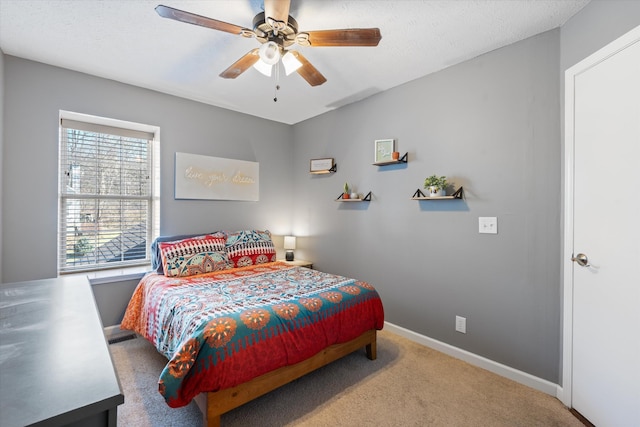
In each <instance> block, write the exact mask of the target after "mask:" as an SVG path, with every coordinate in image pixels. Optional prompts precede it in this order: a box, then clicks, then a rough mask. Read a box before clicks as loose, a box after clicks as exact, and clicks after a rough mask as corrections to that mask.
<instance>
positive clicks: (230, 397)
mask: <svg viewBox="0 0 640 427" xmlns="http://www.w3.org/2000/svg"><path fill="white" fill-rule="evenodd" d="M362 347H366V351H367V357H368V358H369V359H371V360H375V359H376V357H377V353H376V352H377V347H376V330H375V329H372V330H369V331H366V332H365V333H363V334H362V335H360V336H359V337H358V338H355V339H353V340H351V341H348V342H346V343H342V344H335V345H332V346H330V347H327V348H325V349H324V350H322V351H321V352H319V353H318V354H316V355H315V356H312V357H310V358H309V359H306V360H303V361H302V362H299V363H297V364H295V365H291V366H284V367H282V368H279V369H276V370H275V371H271V372H268V373H266V374H264V375H261V376H259V377H257V378H254V379H253V380H251V381H248V382H246V383H244V384H240V385H238V386H236V387H233V388H228V389H224V390H220V391H216V392H207V393H200V394H199V395H198V396H196V398H195V399H194V400H195V402H196V404H197V405H198V407H199V408H200V410H201V411H202V414H203V417H204V424H203V425H204V426H207V427H220V416H221V415H222V414H224V413H225V412H229V411H230V410H232V409H234V408H237V407H238V406H241V405H244V404H245V403H247V402H249V401H251V400H253V399H255V398H257V397H260V396H262V395H263V394H266V393H268V392H270V391H272V390H275V389H276V388H278V387H281V386H283V385H285V384H287V383H290V382H291V381H293V380H295V379H298V378H300V377H302V376H303V375H306V374H308V373H309V372H312V371H315V370H316V369H318V368H321V367H323V366H325V365H327V364H329V363H331V362H333V361H335V360H338V359H340V358H341V357H344V356H346V355H348V354H350V353H353V352H354V351H356V350H358V349H360V348H362Z"/></svg>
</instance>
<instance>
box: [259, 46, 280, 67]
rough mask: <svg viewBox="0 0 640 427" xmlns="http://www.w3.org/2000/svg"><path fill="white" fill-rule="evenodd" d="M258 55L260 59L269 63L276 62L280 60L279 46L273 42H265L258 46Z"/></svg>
mask: <svg viewBox="0 0 640 427" xmlns="http://www.w3.org/2000/svg"><path fill="white" fill-rule="evenodd" d="M258 55H259V56H260V59H262V60H263V61H264V62H266V63H267V64H269V65H274V64H277V63H278V61H279V60H280V46H278V45H277V44H276V43H275V42H266V43H264V44H263V45H262V46H260V50H258Z"/></svg>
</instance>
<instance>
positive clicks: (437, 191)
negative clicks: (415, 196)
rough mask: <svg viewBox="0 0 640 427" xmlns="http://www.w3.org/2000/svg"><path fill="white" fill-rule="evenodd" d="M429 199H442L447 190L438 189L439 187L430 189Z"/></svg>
mask: <svg viewBox="0 0 640 427" xmlns="http://www.w3.org/2000/svg"><path fill="white" fill-rule="evenodd" d="M428 190H429V197H442V196H444V195H445V190H444V189H443V188H440V189H438V187H429V188H428Z"/></svg>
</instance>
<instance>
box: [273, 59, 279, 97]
mask: <svg viewBox="0 0 640 427" xmlns="http://www.w3.org/2000/svg"><path fill="white" fill-rule="evenodd" d="M275 68H276V72H275V77H276V88H275V90H274V91H273V102H278V91H279V90H280V84H279V83H280V64H279V63H278V64H276V65H275Z"/></svg>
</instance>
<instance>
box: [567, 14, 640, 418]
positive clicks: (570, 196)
mask: <svg viewBox="0 0 640 427" xmlns="http://www.w3.org/2000/svg"><path fill="white" fill-rule="evenodd" d="M639 40H640V26H638V27H636V28H634V29H632V30H631V31H629V32H628V33H626V34H624V35H623V36H621V37H620V38H618V39H616V40H614V41H613V42H611V43H609V44H608V45H606V46H605V47H603V48H602V49H600V50H598V51H597V52H595V53H593V54H591V55H590V56H588V57H587V58H585V59H583V60H582V61H580V62H578V63H577V64H575V65H573V66H572V67H570V68H568V69H567V70H566V71H565V79H564V80H565V89H564V92H565V103H564V112H565V114H564V200H563V201H564V206H563V212H564V231H563V235H564V245H563V251H562V254H563V255H562V263H561V265H562V289H563V295H562V296H563V305H562V307H563V314H562V386H561V387H559V388H558V395H557V397H558V399H560V401H562V403H564V404H565V405H566V406H568V407H569V408H571V407H572V401H573V399H572V396H573V389H572V379H573V365H572V361H573V267H574V263H573V261H571V256H572V254H573V250H574V248H573V238H574V234H573V215H574V204H573V203H574V192H573V189H574V160H575V158H574V155H575V150H574V146H575V140H574V136H575V135H574V108H575V106H574V95H575V78H576V76H578V75H579V74H581V73H583V72H585V71H587V70H588V69H590V68H592V67H594V66H595V65H597V64H599V63H600V62H602V61H604V60H606V59H607V58H609V57H611V56H613V55H614V54H616V53H617V52H619V51H621V50H623V49H625V48H627V47H628V46H630V45H632V44H634V43H636V42H638V41H639Z"/></svg>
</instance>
